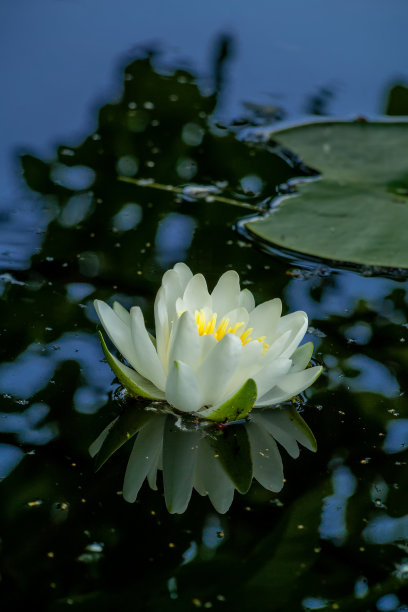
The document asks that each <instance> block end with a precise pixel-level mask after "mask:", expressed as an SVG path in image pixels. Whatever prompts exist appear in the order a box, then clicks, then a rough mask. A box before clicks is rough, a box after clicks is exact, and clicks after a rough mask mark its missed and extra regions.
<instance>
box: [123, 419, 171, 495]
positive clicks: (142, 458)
mask: <svg viewBox="0 0 408 612" xmlns="http://www.w3.org/2000/svg"><path fill="white" fill-rule="evenodd" d="M165 420H166V417H165V416H164V415H157V414H154V415H152V417H151V419H150V420H149V421H148V423H146V425H145V426H144V427H143V429H142V430H141V431H140V432H139V433H138V434H137V438H136V441H135V443H134V445H133V449H132V452H131V454H130V458H129V462H128V465H127V468H126V473H125V479H124V482H123V497H124V499H125V500H126V501H128V502H134V501H135V500H136V497H137V494H138V493H139V490H140V487H141V486H142V484H143V482H144V480H145V478H146V476H147V474H148V473H149V472H150V470H151V469H152V467H153V466H154V465H155V464H156V463H157V459H158V456H159V454H160V452H161V449H162V444H163V428H164V423H165Z"/></svg>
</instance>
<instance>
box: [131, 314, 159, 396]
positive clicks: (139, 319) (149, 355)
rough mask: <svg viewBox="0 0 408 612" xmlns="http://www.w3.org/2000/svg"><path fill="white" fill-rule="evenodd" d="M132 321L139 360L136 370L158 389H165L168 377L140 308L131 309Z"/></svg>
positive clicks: (135, 348)
mask: <svg viewBox="0 0 408 612" xmlns="http://www.w3.org/2000/svg"><path fill="white" fill-rule="evenodd" d="M130 319H131V329H132V339H133V345H134V350H135V354H136V358H137V367H136V368H135V369H136V370H137V371H138V372H140V374H141V375H142V376H144V377H145V378H147V379H148V380H151V381H152V382H153V383H154V384H155V385H156V387H158V388H159V389H164V387H165V385H166V375H165V373H164V370H163V366H162V364H161V361H160V359H159V356H158V354H157V351H156V349H155V347H154V345H153V343H152V341H151V340H150V338H149V334H148V333H147V330H146V327H145V323H144V319H143V313H142V311H141V310H140V308H139V306H134V307H133V308H131V310H130Z"/></svg>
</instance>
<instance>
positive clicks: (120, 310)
mask: <svg viewBox="0 0 408 612" xmlns="http://www.w3.org/2000/svg"><path fill="white" fill-rule="evenodd" d="M113 312H114V313H115V315H117V316H118V317H119V319H121V320H122V321H123V322H124V323H126V325H127V326H128V327H130V313H129V311H128V310H126V308H124V307H123V306H122V304H119V302H113Z"/></svg>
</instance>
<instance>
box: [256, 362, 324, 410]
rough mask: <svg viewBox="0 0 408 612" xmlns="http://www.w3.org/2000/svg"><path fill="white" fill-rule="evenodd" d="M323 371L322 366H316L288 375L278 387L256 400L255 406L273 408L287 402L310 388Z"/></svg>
mask: <svg viewBox="0 0 408 612" xmlns="http://www.w3.org/2000/svg"><path fill="white" fill-rule="evenodd" d="M321 371H322V367H321V366H315V367H313V368H307V369H306V370H302V372H295V373H293V374H292V373H289V374H286V376H284V377H283V378H282V380H280V381H279V384H278V385H277V386H276V387H274V388H273V389H271V390H270V391H268V393H265V395H264V396H262V397H259V399H257V400H256V402H255V406H259V407H260V406H272V405H274V404H278V403H279V402H285V401H286V400H288V399H290V398H291V397H294V396H295V395H297V394H298V393H301V392H302V391H304V390H305V389H307V388H308V387H310V385H311V384H313V383H314V381H315V380H316V378H317V377H318V376H319V375H320V373H321Z"/></svg>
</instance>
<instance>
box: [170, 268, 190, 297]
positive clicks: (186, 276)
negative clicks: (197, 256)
mask: <svg viewBox="0 0 408 612" xmlns="http://www.w3.org/2000/svg"><path fill="white" fill-rule="evenodd" d="M173 270H175V272H177V274H178V277H179V279H180V284H181V289H182V291H183V292H184V289H185V288H186V287H187V284H188V282H189V281H190V280H191V279H192V278H193V273H192V271H191V270H190V268H189V267H188V266H187V265H186V264H185V263H183V262H179V263H176V264H175V265H174V266H173Z"/></svg>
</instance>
